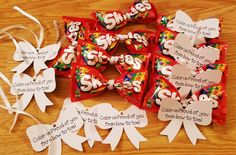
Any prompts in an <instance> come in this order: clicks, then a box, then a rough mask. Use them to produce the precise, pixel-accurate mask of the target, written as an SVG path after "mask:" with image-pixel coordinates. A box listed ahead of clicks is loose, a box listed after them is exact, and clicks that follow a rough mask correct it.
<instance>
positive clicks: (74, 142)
mask: <svg viewBox="0 0 236 155" xmlns="http://www.w3.org/2000/svg"><path fill="white" fill-rule="evenodd" d="M62 140H63V141H64V142H65V143H66V144H67V145H69V146H70V147H72V148H73V149H75V150H78V151H83V147H82V143H83V142H84V141H86V140H87V138H85V137H82V136H78V135H77V134H76V133H67V134H66V135H64V136H63V137H62Z"/></svg>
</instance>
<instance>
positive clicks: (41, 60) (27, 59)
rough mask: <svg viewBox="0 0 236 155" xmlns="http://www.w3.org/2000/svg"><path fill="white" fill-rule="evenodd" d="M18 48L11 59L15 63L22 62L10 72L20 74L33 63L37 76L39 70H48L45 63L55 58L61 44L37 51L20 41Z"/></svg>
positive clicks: (25, 42)
mask: <svg viewBox="0 0 236 155" xmlns="http://www.w3.org/2000/svg"><path fill="white" fill-rule="evenodd" d="M18 47H19V48H16V51H15V54H14V57H13V58H14V60H15V61H23V62H22V63H21V64H20V65H18V66H16V67H15V68H13V69H12V71H16V72H17V73H22V72H23V71H24V70H26V69H27V68H28V67H29V66H30V65H31V64H32V63H33V66H34V70H35V73H36V74H38V72H39V71H40V70H42V69H46V68H48V67H47V66H46V64H45V62H46V61H48V60H53V59H54V58H55V57H56V56H57V54H58V51H59V49H60V47H61V44H60V43H58V44H52V45H49V46H46V47H44V48H41V49H39V50H37V49H36V48H35V47H33V45H31V44H30V43H29V42H27V41H24V42H23V41H20V42H18Z"/></svg>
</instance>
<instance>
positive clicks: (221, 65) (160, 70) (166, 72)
mask: <svg viewBox="0 0 236 155" xmlns="http://www.w3.org/2000/svg"><path fill="white" fill-rule="evenodd" d="M176 64H178V63H177V62H176V61H174V60H173V59H171V58H169V57H167V56H162V55H161V54H154V56H153V60H152V73H151V76H152V77H151V79H150V85H151V84H153V83H154V81H155V78H156V77H159V76H162V77H164V78H166V79H167V80H168V78H169V76H170V75H171V73H172V69H173V66H174V65H176ZM208 69H210V70H220V71H221V72H222V73H223V74H222V80H221V81H222V82H224V83H225V82H226V79H227V76H228V71H227V70H228V68H227V64H225V62H224V61H218V62H217V63H213V64H207V65H204V66H202V67H201V68H198V69H197V70H193V72H195V74H198V73H201V72H203V71H206V70H208Z"/></svg>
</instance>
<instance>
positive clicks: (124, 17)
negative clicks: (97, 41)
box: [92, 0, 157, 30]
mask: <svg viewBox="0 0 236 155" xmlns="http://www.w3.org/2000/svg"><path fill="white" fill-rule="evenodd" d="M92 16H93V17H94V18H95V19H96V20H97V21H98V23H99V24H100V26H101V27H102V28H104V29H106V30H117V29H119V28H121V27H123V26H124V25H126V24H127V22H129V21H131V22H137V23H151V22H156V20H157V11H156V8H155V6H154V5H153V4H152V3H150V2H149V1H148V0H135V1H134V3H133V4H132V5H131V6H130V7H129V10H128V11H127V12H125V11H96V12H94V13H92Z"/></svg>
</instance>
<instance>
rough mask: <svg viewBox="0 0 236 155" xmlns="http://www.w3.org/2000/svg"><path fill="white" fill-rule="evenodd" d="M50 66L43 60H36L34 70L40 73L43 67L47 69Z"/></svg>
mask: <svg viewBox="0 0 236 155" xmlns="http://www.w3.org/2000/svg"><path fill="white" fill-rule="evenodd" d="M47 68H48V66H47V65H46V64H45V63H44V61H43V60H39V59H37V60H34V70H35V74H38V73H39V71H40V70H42V69H47Z"/></svg>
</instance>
